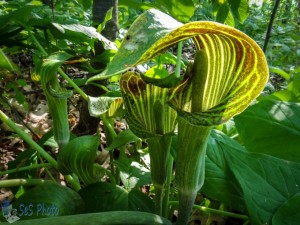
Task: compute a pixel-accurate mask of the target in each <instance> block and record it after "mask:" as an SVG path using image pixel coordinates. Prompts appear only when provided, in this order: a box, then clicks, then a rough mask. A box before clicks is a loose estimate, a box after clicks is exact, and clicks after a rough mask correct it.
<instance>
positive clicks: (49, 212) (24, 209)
mask: <svg viewBox="0 0 300 225" xmlns="http://www.w3.org/2000/svg"><path fill="white" fill-rule="evenodd" d="M83 207H84V203H83V201H82V198H81V197H80V195H79V194H78V193H77V192H75V191H73V190H72V189H70V188H67V187H64V186H61V185H58V184H49V183H47V184H42V185H39V186H36V187H34V188H32V189H30V190H29V191H26V192H25V193H24V194H23V195H21V197H19V198H18V199H17V200H16V201H15V202H14V203H13V208H16V209H17V210H18V217H20V218H21V220H25V219H33V218H43V217H54V216H63V215H73V214H77V213H83Z"/></svg>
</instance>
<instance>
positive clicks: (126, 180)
mask: <svg viewBox="0 0 300 225" xmlns="http://www.w3.org/2000/svg"><path fill="white" fill-rule="evenodd" d="M116 164H117V166H118V168H119V170H120V178H121V181H122V183H123V185H124V187H125V189H126V190H131V189H133V188H139V187H141V186H143V185H145V184H151V174H150V171H149V170H148V169H147V168H145V167H144V166H142V165H141V164H139V163H138V162H135V161H133V160H130V159H127V158H124V159H120V160H118V161H117V162H116Z"/></svg>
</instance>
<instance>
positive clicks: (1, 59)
mask: <svg viewBox="0 0 300 225" xmlns="http://www.w3.org/2000/svg"><path fill="white" fill-rule="evenodd" d="M0 69H6V70H8V71H11V72H16V73H18V74H19V73H20V69H19V67H18V66H17V65H16V64H14V63H13V62H12V61H11V60H10V59H9V58H8V57H7V56H6V55H5V53H4V52H3V51H2V49H1V48H0Z"/></svg>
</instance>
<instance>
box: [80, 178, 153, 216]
mask: <svg viewBox="0 0 300 225" xmlns="http://www.w3.org/2000/svg"><path fill="white" fill-rule="evenodd" d="M79 194H80V195H81V197H82V199H83V200H84V202H85V205H86V212H87V213H92V212H105V211H127V210H132V211H144V212H153V210H154V204H153V201H152V200H151V199H150V198H149V197H148V196H146V195H145V194H143V193H141V192H140V191H137V190H135V189H132V190H131V191H130V192H128V191H126V190H125V189H123V188H122V187H120V186H116V185H113V184H109V183H95V184H91V185H89V186H87V187H85V188H83V189H81V190H80V191H79Z"/></svg>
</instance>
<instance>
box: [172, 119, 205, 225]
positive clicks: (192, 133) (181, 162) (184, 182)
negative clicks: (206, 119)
mask: <svg viewBox="0 0 300 225" xmlns="http://www.w3.org/2000/svg"><path fill="white" fill-rule="evenodd" d="M210 131H211V127H205V126H195V125H192V124H190V123H188V122H187V121H186V120H184V119H183V118H178V149H177V160H176V175H175V178H176V184H177V188H178V191H179V210H178V219H177V223H176V225H186V224H188V221H189V217H190V214H191V211H192V208H193V205H194V201H195V198H196V195H197V193H198V191H199V190H200V189H201V187H202V185H203V183H204V175H205V154H206V146H207V140H208V137H209V134H210Z"/></svg>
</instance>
